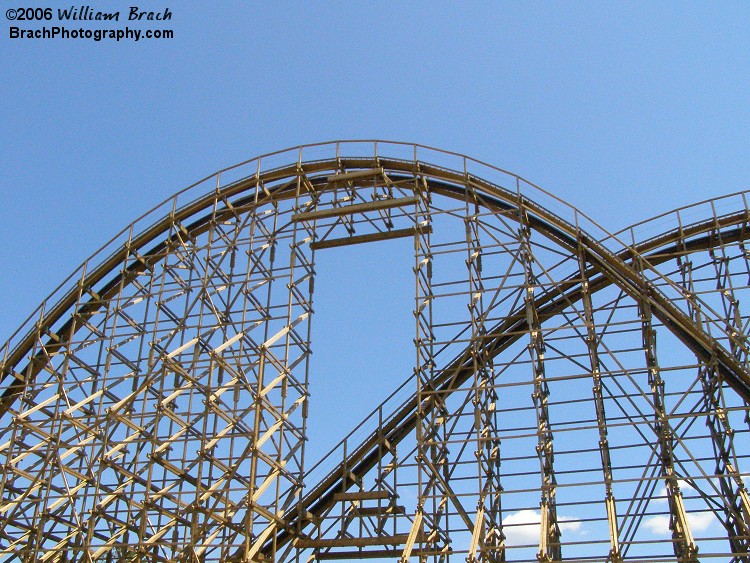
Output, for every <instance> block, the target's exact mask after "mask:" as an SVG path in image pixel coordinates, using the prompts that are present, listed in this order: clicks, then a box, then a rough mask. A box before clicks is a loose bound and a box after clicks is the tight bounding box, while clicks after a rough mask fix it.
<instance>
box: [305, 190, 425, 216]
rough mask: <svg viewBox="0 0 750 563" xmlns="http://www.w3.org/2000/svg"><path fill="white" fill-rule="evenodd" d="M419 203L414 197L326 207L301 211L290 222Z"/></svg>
mask: <svg viewBox="0 0 750 563" xmlns="http://www.w3.org/2000/svg"><path fill="white" fill-rule="evenodd" d="M418 202H419V198H418V197H416V196H408V197H392V198H388V199H376V200H375V201H366V202H365V203H353V204H351V205H342V206H340V207H327V208H325V209H316V210H315V211H303V212H302V213H295V214H294V215H292V221H313V220H315V219H328V218H330V217H341V216H342V215H353V214H354V213H366V212H368V211H382V210H384V209H392V208H394V207H405V206H407V205H414V204H416V203H418Z"/></svg>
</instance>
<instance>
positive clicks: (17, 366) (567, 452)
mask: <svg viewBox="0 0 750 563" xmlns="http://www.w3.org/2000/svg"><path fill="white" fill-rule="evenodd" d="M749 218H750V211H748V206H747V200H746V194H744V193H740V194H734V195H732V196H726V197H723V198H719V199H716V200H710V201H707V202H702V203H700V204H698V205H695V206H692V207H688V208H683V209H679V210H676V211H674V212H671V213H668V214H665V215H662V216H659V217H657V218H655V219H652V220H649V221H646V222H644V223H641V224H638V225H635V226H633V227H631V228H629V229H627V230H625V231H622V232H619V233H615V234H612V233H610V232H608V231H606V230H605V229H604V228H602V227H600V226H599V225H597V224H596V223H595V222H594V221H592V220H591V219H589V218H588V217H587V216H586V215H584V214H582V213H581V212H580V211H578V210H576V209H574V208H573V207H571V206H569V205H567V204H566V203H565V202H563V201H560V200H558V199H557V198H555V197H554V196H553V195H551V194H549V193H548V192H545V191H544V190H542V189H540V188H538V187H536V186H534V185H533V184H530V183H529V182H527V181H526V180H524V179H522V178H520V177H518V176H516V175H514V174H511V173H509V172H506V171H503V170H500V169H498V168H495V167H492V166H489V165H487V164H484V163H480V162H477V161H475V160H473V159H470V158H468V157H465V156H461V155H457V154H453V153H447V152H443V151H438V150H435V149H430V148H427V147H423V146H419V145H410V144H400V143H389V142H336V143H328V144H321V145H312V146H305V147H298V148H295V149H290V150H288V151H282V152H279V153H274V154H271V155H266V156H263V157H259V158H256V159H253V160H251V161H248V162H245V163H242V164H240V165H237V166H235V167H233V168H229V169H226V170H222V171H221V172H219V173H217V174H215V175H212V176H210V177H209V178H206V179H205V180H203V181H201V182H199V183H197V184H195V185H194V186H191V187H190V188H188V189H186V190H184V191H182V192H180V193H178V194H177V195H176V196H174V198H172V199H170V200H169V201H167V202H165V203H164V204H162V205H161V206H159V207H157V208H156V209H154V210H152V211H151V212H150V213H148V214H147V215H145V216H144V217H142V218H141V219H139V220H138V221H136V222H135V223H133V224H132V225H130V226H129V227H128V228H127V229H125V230H124V231H123V232H122V233H120V235H118V236H117V237H115V239H113V240H112V241H110V242H109V243H108V244H107V245H105V247H103V248H102V249H101V250H100V251H99V252H97V253H96V254H95V255H94V256H93V257H92V258H91V259H89V260H88V261H87V262H86V263H85V264H83V265H82V266H81V267H80V268H79V269H78V270H76V271H75V272H74V273H73V274H72V275H71V276H70V277H69V278H68V280H66V281H65V282H64V283H63V284H62V285H61V286H60V287H59V288H58V290H57V291H56V292H55V293H54V294H53V295H52V296H50V298H48V299H47V300H46V301H45V302H44V303H43V304H42V305H41V306H40V308H39V309H38V310H37V311H35V312H34V313H33V314H32V316H31V317H30V318H29V320H28V321H27V322H26V323H25V324H24V325H23V326H22V327H21V328H20V329H19V330H18V331H17V332H16V333H15V334H14V335H13V336H12V337H11V338H10V340H9V341H8V343H7V344H6V345H5V347H4V349H3V350H2V366H1V368H2V370H1V373H2V397H1V399H0V416H1V417H2V423H0V463H1V464H2V473H1V474H0V560H2V561H23V562H35V561H55V562H63V561H67V562H71V561H75V562H92V563H93V562H105V561H106V562H125V561H164V562H167V561H184V562H204V561H205V562H209V561H228V562H229V561H232V562H240V561H279V562H281V561H311V560H324V559H349V560H351V559H364V558H371V559H391V560H400V561H403V562H406V561H409V560H411V561H435V562H438V561H440V562H442V561H449V560H453V561H469V562H474V561H492V562H501V561H508V562H510V561H540V562H552V561H578V562H583V561H592V562H593V561H611V562H619V561H640V562H647V561H653V562H657V561H659V562H667V561H679V562H683V561H685V562H687V561H691V562H692V561H699V560H700V561H711V560H715V561H729V562H739V561H742V562H745V563H747V562H748V561H750V557H749V556H748V546H750V500H749V499H748V493H747V490H746V488H745V485H744V481H743V480H745V479H746V478H747V473H746V472H747V471H748V466H750V460H748V459H747V458H748V456H749V455H750V440H749V439H748V436H749V435H750V417H749V416H748V415H749V413H750V408H749V407H748V404H749V403H748V401H749V400H750V366H749V365H748V352H749V351H750V344H749V343H748V332H749V331H748V322H749V321H748V310H749V307H748V300H747V296H749V295H750V254H749V253H748V250H747V248H746V246H745V243H746V239H747V237H748V236H750V233H749V232H748V219H749ZM390 239H405V240H408V241H412V242H413V253H412V254H411V255H410V257H409V263H408V265H407V266H408V267H409V268H410V269H411V270H412V271H413V273H414V284H413V287H410V288H406V290H407V291H415V295H414V309H413V314H414V320H415V322H414V336H413V339H412V340H411V341H409V342H405V343H404V346H411V347H413V349H414V358H415V361H414V366H413V371H411V372H410V373H404V374H403V380H404V383H403V384H402V385H401V386H400V387H399V388H398V389H397V390H396V392H394V394H393V395H391V396H390V397H389V398H387V399H386V400H385V401H384V402H383V403H382V404H380V405H371V407H374V410H372V413H371V414H370V415H369V416H366V417H364V419H363V420H362V422H361V424H360V425H359V426H358V427H357V428H356V429H355V430H354V431H353V432H352V433H351V434H350V435H348V436H345V437H344V438H343V440H342V441H341V442H340V443H339V445H338V446H337V447H336V448H334V449H333V450H332V451H331V452H329V453H328V454H327V455H325V456H323V457H322V459H315V458H313V459H308V458H309V457H310V456H309V455H308V456H306V453H309V452H308V450H309V448H308V447H307V444H306V426H307V413H308V402H309V400H310V396H311V391H312V392H313V393H314V386H313V384H312V383H311V382H310V381H309V377H308V375H309V366H310V362H311V361H313V359H312V357H311V351H312V349H313V348H314V346H315V330H314V325H315V320H314V319H315V315H316V314H317V313H315V312H314V308H313V296H314V280H315V276H316V269H315V268H316V266H315V265H316V260H315V257H316V255H317V254H319V253H322V252H336V247H339V246H344V245H361V248H362V251H363V252H367V251H368V249H371V248H372V246H370V245H377V244H378V243H379V241H384V240H390ZM320 314H324V312H323V313H320ZM313 396H314V395H313ZM353 400H357V398H353ZM369 407H370V406H369V405H368V408H369ZM743 472H745V473H743Z"/></svg>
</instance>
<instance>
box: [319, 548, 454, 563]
mask: <svg viewBox="0 0 750 563" xmlns="http://www.w3.org/2000/svg"><path fill="white" fill-rule="evenodd" d="M403 552H404V550H403V549H370V550H355V551H323V552H321V553H317V554H316V555H315V558H316V559H318V560H320V561H323V560H336V559H350V560H353V559H392V558H395V559H400V558H401V555H402V554H403ZM448 553H453V550H451V549H445V550H443V551H437V550H434V549H412V550H411V555H412V557H430V556H432V555H445V554H448Z"/></svg>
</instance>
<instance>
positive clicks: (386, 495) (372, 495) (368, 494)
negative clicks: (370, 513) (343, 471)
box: [333, 491, 393, 502]
mask: <svg viewBox="0 0 750 563" xmlns="http://www.w3.org/2000/svg"><path fill="white" fill-rule="evenodd" d="M392 496H393V495H392V493H390V492H388V491H353V492H350V493H336V494H334V495H333V501H334V502H339V501H342V500H380V499H390V498H392Z"/></svg>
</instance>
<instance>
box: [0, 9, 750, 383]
mask: <svg viewBox="0 0 750 563" xmlns="http://www.w3.org/2000/svg"><path fill="white" fill-rule="evenodd" d="M3 4H4V6H5V7H6V8H7V7H10V6H11V3H9V2H7V0H6V1H5V2H4V3H3ZM90 4H91V5H92V6H93V7H95V8H101V9H113V6H121V9H123V10H127V7H128V6H129V3H128V2H124V1H121V0H114V1H113V0H107V1H106V2H105V1H104V0H100V1H98V2H91V3H90ZM39 5H40V6H42V5H43V6H52V7H57V6H58V5H63V4H61V3H58V2H51V1H49V0H42V1H41V3H40V4H39ZM142 5H143V7H146V6H147V5H148V6H153V9H162V8H164V7H169V8H170V9H171V11H172V12H173V14H174V16H173V20H172V21H171V22H170V24H169V27H171V28H173V29H174V31H175V38H174V39H173V40H165V41H140V42H138V43H129V42H121V43H104V42H102V43H94V42H90V41H83V42H81V41H73V40H69V41H61V40H56V41H41V40H36V41H28V40H26V41H22V40H19V39H16V40H10V39H9V38H8V27H9V26H10V22H8V21H6V20H4V21H3V24H2V26H1V27H2V32H1V33H2V35H0V73H1V74H0V75H1V76H2V80H0V100H2V105H3V110H2V112H3V118H2V120H0V133H1V134H2V136H1V138H2V141H1V142H0V147H2V152H1V153H0V155H1V156H2V158H0V190H2V199H1V200H0V201H2V203H1V204H0V262H1V263H2V265H3V267H2V270H0V292H2V295H3V296H4V298H3V299H2V300H0V340H4V339H5V336H3V335H8V334H10V333H11V332H12V331H13V330H14V329H15V328H16V327H17V326H18V325H19V324H20V322H21V321H22V320H23V319H24V318H25V316H26V315H27V314H28V313H29V312H30V311H31V310H32V309H33V308H34V307H35V306H36V305H37V304H38V303H39V302H40V301H41V300H42V299H43V298H44V297H45V296H46V295H47V294H48V293H49V292H50V291H51V290H52V289H53V288H54V287H55V286H56V285H57V283H58V282H59V281H60V280H62V279H63V278H64V277H66V276H67V274H68V273H69V272H70V271H71V270H73V268H74V267H75V266H77V265H78V264H79V263H80V262H82V261H83V260H84V259H85V258H86V257H87V256H89V255H90V254H91V253H92V252H93V251H94V250H96V249H97V248H98V247H99V246H100V244H102V243H103V242H104V241H105V240H107V239H108V238H109V237H110V236H112V235H114V234H115V233H116V232H117V231H119V230H120V229H121V228H122V227H124V226H125V225H126V224H127V223H129V222H130V221H131V220H133V219H135V218H136V217H137V216H139V215H140V214H141V213H143V212H145V211H146V210H148V209H149V208H151V207H152V206H154V205H156V204H157V203H159V202H160V201H162V200H163V199H165V198H167V197H169V196H170V195H172V194H173V193H174V192H176V191H178V190H179V189H181V188H183V187H185V186H187V185H188V184H190V183H192V182H193V181H195V180H197V179H200V178H202V177H204V176H207V175H208V174H210V173H212V172H213V171H215V170H217V169H219V168H223V167H225V166H228V165H231V164H234V163H235V162H238V161H241V160H245V159H248V158H250V157H253V156H256V155H259V154H262V153H265V152H270V151H273V150H277V149H282V148H285V147H289V146H293V145H298V144H302V143H309V142H318V141H326V140H333V139H339V138H371V139H372V138H382V139H392V140H403V141H411V142H419V143H423V144H427V145H433V146H436V147H440V148H444V149H447V150H453V151H457V152H462V153H465V154H468V155H470V156H473V157H475V158H478V159H481V160H484V161H487V162H489V163H492V164H495V165H497V166H500V167H503V168H505V169H508V170H511V171H514V172H517V173H519V174H521V175H522V176H525V177H526V178H528V179H529V180H530V181H532V182H535V183H536V184H538V185H541V186H542V187H544V188H546V189H548V190H549V191H551V192H553V193H555V194H557V195H558V196H559V197H561V198H563V199H565V200H567V201H568V202H570V203H571V204H573V205H575V206H578V207H579V208H581V209H582V210H583V211H584V212H586V213H587V214H589V215H590V216H591V217H593V218H594V219H596V220H597V221H598V222H600V223H601V224H603V225H605V226H608V227H610V228H612V229H616V228H620V227H624V226H626V225H628V224H630V223H633V222H635V221H638V220H641V219H645V218H647V217H649V216H651V215H654V214H656V213H659V212H663V211H667V210H669V209H671V208H674V207H677V206H680V205H685V204H689V203H692V202H695V201H698V200H701V199H705V198H708V197H713V196H717V195H721V194H726V193H731V192H734V191H739V190H742V189H745V188H748V184H749V182H748V179H750V159H749V158H748V147H749V146H750V145H749V143H748V140H749V138H748V137H749V136H750V104H748V101H749V98H750V96H749V95H748V93H749V92H750V62H748V60H749V58H748V53H750V34H749V33H748V29H750V8H748V5H747V4H745V3H740V2H735V3H724V2H713V3H697V2H681V3H676V2H675V3H671V2H660V3H646V2H628V3H599V2H544V3H541V2H462V3H448V2H279V3H259V2H247V1H224V0H222V1H220V2H208V1H206V2H197V1H192V0H191V1H180V2H173V3H170V2H164V1H150V2H144V3H142ZM65 7H67V5H65ZM341 256H344V255H343V254H342V255H341ZM384 256H386V255H382V254H381V255H377V256H374V257H373V258H372V260H370V259H369V258H367V257H365V258H362V257H361V256H360V257H359V258H355V257H352V258H351V262H346V263H347V264H349V265H350V267H349V268H348V273H347V275H349V273H350V274H351V275H353V276H354V277H355V278H356V275H355V274H356V273H357V272H358V271H360V272H361V270H362V269H364V268H366V267H367V264H369V263H371V261H375V262H378V261H379V262H378V263H379V264H380V266H379V267H380V268H381V271H382V268H385V267H387V265H388V260H387V258H386V257H384ZM347 260H349V258H347ZM355 260H360V262H355ZM393 275H394V276H395V274H393ZM385 278H388V277H387V276H386V277H385ZM328 280H329V281H326V279H325V278H324V279H323V280H322V281H323V282H324V283H323V286H324V287H326V284H328V286H327V287H328V288H329V289H328V290H327V291H328V293H327V294H325V293H324V294H323V295H329V297H328V298H326V297H324V296H323V297H321V298H320V299H321V300H325V299H329V301H330V302H331V303H332V302H333V301H339V302H340V304H341V303H343V302H345V300H344V298H343V297H344V296H342V295H341V294H340V291H339V290H338V289H337V287H336V286H335V284H334V281H333V278H328ZM389 280H390V278H388V279H381V280H379V281H377V280H376V281H375V282H373V283H378V284H380V285H378V286H377V287H374V288H373V291H372V292H371V294H381V295H383V294H385V293H386V292H388V291H391V290H393V289H394V287H395V286H394V285H393V284H394V283H395V282H392V281H389ZM360 281H361V278H360ZM356 283H357V280H356V279H354V280H353V281H352V284H353V285H355V286H356ZM363 295H365V294H364V293H360V294H357V293H356V292H348V293H347V295H346V298H347V299H350V300H351V301H350V303H352V304H356V303H359V302H361V299H362V296H363ZM331 296H335V299H334V297H331ZM410 299H411V295H408V296H406V297H404V300H403V303H409V302H410ZM372 301H373V303H372V307H373V308H374V309H373V310H377V309H378V305H377V302H376V300H372ZM384 302H386V303H387V301H384ZM341 306H342V307H344V305H341ZM380 309H381V310H379V312H378V314H380V315H382V318H381V319H380V320H379V321H378V322H379V323H381V326H386V327H387V326H389V325H390V324H393V323H406V322H408V319H409V312H408V311H404V310H403V308H401V309H399V310H398V311H396V309H397V307H385V310H382V309H383V307H382V306H381V307H380ZM341 310H346V309H345V308H343V309H341ZM360 314H361V315H362V317H356V316H355V315H352V316H351V317H350V319H355V320H354V321H352V323H353V325H354V326H358V325H357V322H356V318H362V319H365V318H368V317H367V315H369V313H360ZM389 315H390V316H389ZM362 338H365V337H364V336H363V337H362ZM386 344H387V343H386ZM384 345H385V344H384ZM377 349H378V348H377V344H374V345H373V347H372V353H375V352H376V351H377ZM325 353H326V352H321V353H320V355H319V356H318V357H322V358H323V359H325V358H326V357H327V356H325ZM409 353H411V352H409ZM333 355H335V354H333ZM353 356H354V357H353V359H351V361H352V362H356V361H359V360H362V355H361V354H353ZM328 357H331V356H328ZM399 361H400V360H399ZM397 379H398V378H397Z"/></svg>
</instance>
